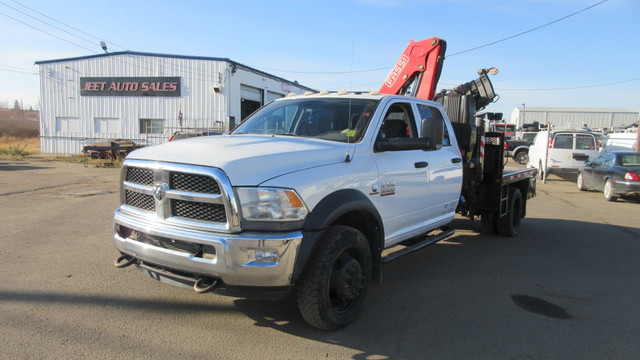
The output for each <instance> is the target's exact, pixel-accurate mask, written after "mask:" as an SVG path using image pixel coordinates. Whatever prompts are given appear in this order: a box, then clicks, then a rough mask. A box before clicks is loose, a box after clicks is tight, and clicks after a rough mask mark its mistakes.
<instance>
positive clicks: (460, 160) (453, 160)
mask: <svg viewBox="0 0 640 360" xmlns="http://www.w3.org/2000/svg"><path fill="white" fill-rule="evenodd" d="M451 162H452V163H454V164H457V163H459V162H462V159H461V158H453V159H451Z"/></svg>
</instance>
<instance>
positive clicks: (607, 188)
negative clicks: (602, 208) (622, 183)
mask: <svg viewBox="0 0 640 360" xmlns="http://www.w3.org/2000/svg"><path fill="white" fill-rule="evenodd" d="M603 192H604V198H605V199H606V200H607V201H616V200H618V195H617V194H616V193H615V191H613V184H612V183H611V180H607V182H605V183H604V191H603Z"/></svg>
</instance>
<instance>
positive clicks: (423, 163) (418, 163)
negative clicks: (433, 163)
mask: <svg viewBox="0 0 640 360" xmlns="http://www.w3.org/2000/svg"><path fill="white" fill-rule="evenodd" d="M414 165H415V167H416V168H417V169H420V168H425V167H427V166H429V163H428V162H426V161H418V162H417V163H415V164H414Z"/></svg>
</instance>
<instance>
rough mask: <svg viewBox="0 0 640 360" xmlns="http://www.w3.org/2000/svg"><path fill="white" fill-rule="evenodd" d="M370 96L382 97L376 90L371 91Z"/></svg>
mask: <svg viewBox="0 0 640 360" xmlns="http://www.w3.org/2000/svg"><path fill="white" fill-rule="evenodd" d="M369 95H380V93H379V92H377V91H375V90H371V91H369Z"/></svg>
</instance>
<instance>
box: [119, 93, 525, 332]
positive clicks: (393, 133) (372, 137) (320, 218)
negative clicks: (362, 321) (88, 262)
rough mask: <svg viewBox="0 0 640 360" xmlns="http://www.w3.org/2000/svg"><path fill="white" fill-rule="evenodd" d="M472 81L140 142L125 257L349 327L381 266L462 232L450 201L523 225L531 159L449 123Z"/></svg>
mask: <svg viewBox="0 0 640 360" xmlns="http://www.w3.org/2000/svg"><path fill="white" fill-rule="evenodd" d="M434 86H435V85H434ZM465 88H466V89H467V90H464V94H460V93H456V94H451V96H452V98H453V99H454V100H453V101H449V100H447V99H449V97H448V96H446V97H445V98H442V97H441V98H440V101H431V100H426V99H421V98H415V97H408V96H401V95H389V94H379V93H377V92H376V93H349V92H339V93H329V92H322V93H317V94H310V95H297V96H290V97H287V98H283V99H278V100H276V101H274V102H272V103H270V104H268V105H266V106H264V107H263V108H261V109H260V110H258V111H257V112H256V113H254V114H253V115H252V116H250V117H249V118H247V119H246V120H245V121H244V122H242V123H241V124H240V125H238V126H237V127H236V128H235V129H234V130H233V131H232V132H231V133H230V134H226V135H219V136H213V137H197V138H191V139H185V140H181V141H173V142H169V143H166V144H163V145H158V146H152V147H147V148H143V149H139V150H136V151H134V152H132V153H131V154H130V155H129V156H128V157H127V159H126V160H125V161H124V163H123V165H122V170H121V189H120V201H121V206H120V207H119V208H118V209H117V210H116V211H115V217H114V236H113V243H114V245H115V247H116V248H117V250H118V251H119V253H120V255H119V257H118V259H117V260H116V261H115V265H116V266H117V267H119V268H124V267H127V266H129V265H135V266H136V267H137V268H138V269H139V270H141V271H142V272H143V273H145V274H147V275H149V276H151V277H152V278H154V279H156V280H160V281H163V282H166V283H169V284H173V285H176V286H181V287H186V288H190V289H194V290H195V291H197V292H200V293H205V292H213V293H218V294H226V295H233V296H242V297H254V298H262V299H281V298H284V297H286V296H289V295H292V296H295V297H296V299H297V304H298V308H299V310H300V313H301V314H302V317H303V318H304V319H305V320H306V321H307V322H308V323H309V324H311V325H313V326H315V327H317V328H320V329H326V330H335V329H338V328H341V327H343V326H345V325H347V324H348V323H350V322H351V321H353V320H354V319H355V317H356V316H357V314H358V313H359V311H360V309H361V308H362V306H363V303H364V300H365V298H366V296H367V293H368V291H369V286H370V284H372V283H378V282H380V281H381V276H382V264H383V263H386V262H388V261H392V260H394V259H396V258H398V257H400V256H402V255H405V254H407V253H409V252H412V251H415V250H417V249H420V248H422V247H424V246H426V245H429V244H432V243H434V242H436V241H439V240H441V239H444V238H446V237H447V236H450V235H452V234H453V229H452V228H450V227H448V224H450V222H451V221H452V220H453V218H454V216H455V215H456V212H457V213H460V214H462V215H465V216H468V217H470V218H474V217H475V216H478V217H480V218H481V220H482V225H483V229H484V230H485V231H486V232H489V233H495V232H497V233H500V234H502V235H506V236H513V235H515V234H516V233H517V230H518V225H519V224H520V220H521V219H522V218H523V217H524V216H525V214H526V201H527V199H529V198H530V197H532V196H534V195H535V169H527V170H524V171H521V172H514V173H505V172H503V163H502V158H503V148H504V136H503V135H502V134H499V133H485V132H484V131H483V127H482V126H477V124H476V122H475V119H474V116H473V115H474V111H468V112H462V113H466V116H458V117H456V122H455V126H454V124H452V122H451V121H450V118H449V116H448V115H447V107H448V106H449V107H453V108H455V107H456V106H458V105H459V104H460V103H461V101H462V103H465V102H466V101H468V104H469V106H470V107H467V108H468V109H471V110H473V109H475V107H474V104H477V103H478V102H477V101H475V100H474V99H478V98H479V97H478V94H477V93H474V91H476V90H474V89H476V86H475V85H474V86H468V87H465ZM456 104H457V105H456ZM462 113H460V114H462ZM463 120H464V121H463ZM458 134H461V135H458ZM459 137H460V138H462V139H464V140H458V138H459ZM399 244H401V245H402V246H396V245H399ZM392 248H400V250H398V251H396V252H392V253H390V254H389V255H387V253H386V252H385V256H384V257H383V250H384V249H392Z"/></svg>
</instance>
